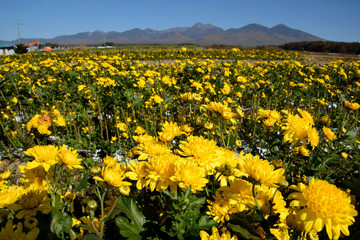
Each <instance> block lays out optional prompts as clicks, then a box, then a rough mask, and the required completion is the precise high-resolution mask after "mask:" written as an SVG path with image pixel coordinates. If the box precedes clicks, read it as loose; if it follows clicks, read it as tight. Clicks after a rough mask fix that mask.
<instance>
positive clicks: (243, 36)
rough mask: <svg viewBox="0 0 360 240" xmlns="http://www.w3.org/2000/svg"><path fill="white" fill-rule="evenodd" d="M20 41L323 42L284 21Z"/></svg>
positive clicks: (156, 42) (76, 35)
mask: <svg viewBox="0 0 360 240" xmlns="http://www.w3.org/2000/svg"><path fill="white" fill-rule="evenodd" d="M21 40H22V42H32V41H41V42H51V43H57V44H60V45H79V44H85V45H90V44H102V43H105V42H114V43H117V44H184V43H188V44H195V45H200V46H204V45H213V44H223V45H233V46H242V47H255V46H259V45H281V44H285V43H288V42H299V41H326V40H324V39H322V38H320V37H317V36H314V35H311V34H309V33H306V32H304V31H301V30H297V29H293V28H290V27H288V26H286V25H285V24H282V23H281V24H278V25H276V26H273V27H271V28H269V27H265V26H263V25H261V24H257V23H251V24H248V25H245V26H243V27H241V28H229V29H227V30H224V29H222V28H220V27H217V26H215V25H212V24H203V23H200V22H197V23H195V24H194V25H193V26H191V27H174V28H169V29H165V30H154V29H151V28H146V29H140V28H132V29H129V30H126V31H123V32H117V31H109V32H104V31H100V30H95V31H93V32H79V33H76V34H72V35H60V36H57V37H54V38H48V39H46V38H31V39H30V38H22V39H21ZM17 42H18V40H13V41H1V40H0V44H16V43H17Z"/></svg>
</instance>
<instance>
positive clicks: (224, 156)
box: [215, 147, 246, 187]
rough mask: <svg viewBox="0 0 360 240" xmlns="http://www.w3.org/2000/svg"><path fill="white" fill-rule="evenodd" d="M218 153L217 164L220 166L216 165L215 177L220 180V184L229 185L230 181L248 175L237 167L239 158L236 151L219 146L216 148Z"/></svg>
mask: <svg viewBox="0 0 360 240" xmlns="http://www.w3.org/2000/svg"><path fill="white" fill-rule="evenodd" d="M216 155H217V162H216V164H217V165H218V166H216V167H215V170H216V174H215V179H218V181H220V186H222V187H223V186H227V185H228V183H229V182H232V181H234V179H235V178H238V177H241V176H244V175H246V174H244V173H243V172H241V171H240V170H239V169H238V168H237V167H236V166H237V165H238V163H239V159H238V156H237V155H236V154H235V153H234V151H231V150H228V149H225V148H220V147H219V148H217V150H216Z"/></svg>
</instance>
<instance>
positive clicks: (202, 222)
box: [198, 216, 218, 230]
mask: <svg viewBox="0 0 360 240" xmlns="http://www.w3.org/2000/svg"><path fill="white" fill-rule="evenodd" d="M217 224H218V223H217V222H215V221H214V220H212V219H210V220H209V218H208V216H202V217H201V218H200V219H199V223H198V225H199V229H204V230H207V229H209V228H211V227H213V226H216V225H217Z"/></svg>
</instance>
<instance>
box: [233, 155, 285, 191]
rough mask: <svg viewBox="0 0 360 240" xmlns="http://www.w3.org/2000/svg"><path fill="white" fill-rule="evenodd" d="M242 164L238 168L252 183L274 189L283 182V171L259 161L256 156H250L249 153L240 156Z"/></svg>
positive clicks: (266, 162) (268, 163)
mask: <svg viewBox="0 0 360 240" xmlns="http://www.w3.org/2000/svg"><path fill="white" fill-rule="evenodd" d="M241 158H242V160H243V161H242V162H240V164H239V168H240V170H241V171H242V172H244V173H245V174H247V175H248V176H249V177H250V178H252V179H253V180H254V181H256V182H259V183H261V184H264V185H266V186H272V187H276V186H277V184H280V183H281V182H283V181H285V177H284V173H285V169H283V168H279V169H276V170H275V167H274V166H273V165H272V164H270V162H269V161H267V160H263V159H261V158H260V157H259V156H258V155H256V156H254V157H253V156H252V155H251V154H250V153H248V154H246V155H245V156H241Z"/></svg>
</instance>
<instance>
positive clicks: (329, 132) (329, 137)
mask: <svg viewBox="0 0 360 240" xmlns="http://www.w3.org/2000/svg"><path fill="white" fill-rule="evenodd" d="M323 131H324V133H325V136H326V139H327V140H330V141H332V140H335V139H337V136H336V134H335V133H334V132H333V131H332V130H331V129H330V128H327V127H325V126H324V127H323Z"/></svg>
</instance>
